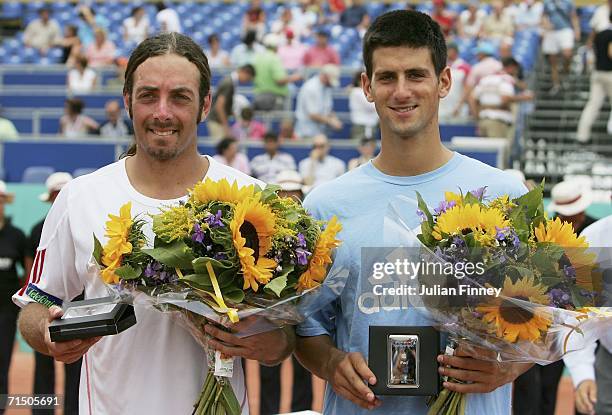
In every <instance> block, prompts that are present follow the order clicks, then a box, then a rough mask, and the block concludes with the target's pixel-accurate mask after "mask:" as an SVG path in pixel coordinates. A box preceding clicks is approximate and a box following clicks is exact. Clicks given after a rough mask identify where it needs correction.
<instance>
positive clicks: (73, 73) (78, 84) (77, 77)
mask: <svg viewBox="0 0 612 415" xmlns="http://www.w3.org/2000/svg"><path fill="white" fill-rule="evenodd" d="M95 86H96V71H94V70H93V69H90V68H85V71H83V73H82V74H81V73H80V72H79V71H78V70H76V69H71V70H70V72H68V90H70V91H71V92H72V93H74V94H86V93H88V92H91V91H92V90H93V89H94V87H95Z"/></svg>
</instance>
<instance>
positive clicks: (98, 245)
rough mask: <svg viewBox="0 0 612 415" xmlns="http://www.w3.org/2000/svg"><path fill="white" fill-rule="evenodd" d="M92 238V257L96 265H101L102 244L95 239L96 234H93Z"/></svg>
mask: <svg viewBox="0 0 612 415" xmlns="http://www.w3.org/2000/svg"><path fill="white" fill-rule="evenodd" d="M93 238H94V250H93V254H92V255H93V257H94V259H95V260H96V262H97V263H98V265H102V250H103V248H102V244H101V243H100V241H99V240H98V238H96V234H94V236H93Z"/></svg>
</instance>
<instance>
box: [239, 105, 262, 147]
mask: <svg viewBox="0 0 612 415" xmlns="http://www.w3.org/2000/svg"><path fill="white" fill-rule="evenodd" d="M254 117H255V113H254V112H253V109H252V108H251V107H245V108H243V109H242V111H240V117H239V119H238V120H236V122H235V123H234V125H232V128H231V130H232V137H235V138H236V139H237V140H238V141H246V140H261V139H262V138H263V136H264V134H265V133H266V126H265V125H264V124H263V123H262V122H261V121H257V120H255V119H254Z"/></svg>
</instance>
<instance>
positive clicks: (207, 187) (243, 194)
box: [191, 178, 260, 203]
mask: <svg viewBox="0 0 612 415" xmlns="http://www.w3.org/2000/svg"><path fill="white" fill-rule="evenodd" d="M259 193H260V192H257V191H256V190H255V185H253V184H251V185H248V186H242V187H239V186H238V183H237V182H235V181H234V183H233V184H231V185H230V184H229V182H228V181H227V179H221V180H219V181H218V182H214V181H212V180H211V179H209V178H207V179H206V180H205V181H204V182H199V183H197V184H196V185H195V187H194V188H193V190H192V191H191V200H192V201H195V202H196V203H208V202H215V201H219V202H226V203H239V202H241V201H243V200H246V199H250V198H253V197H255V196H257V198H259Z"/></svg>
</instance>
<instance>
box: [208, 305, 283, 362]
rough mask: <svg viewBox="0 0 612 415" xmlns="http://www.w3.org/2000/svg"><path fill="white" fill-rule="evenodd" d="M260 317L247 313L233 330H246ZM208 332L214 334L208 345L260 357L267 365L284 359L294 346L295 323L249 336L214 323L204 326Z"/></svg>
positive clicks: (228, 354)
mask: <svg viewBox="0 0 612 415" xmlns="http://www.w3.org/2000/svg"><path fill="white" fill-rule="evenodd" d="M257 319H258V317H247V318H245V319H244V320H241V321H240V322H239V323H237V324H235V325H234V326H233V327H232V331H233V333H236V332H240V331H241V330H245V329H246V328H247V327H249V326H251V325H252V324H253V323H255V322H256V321H257ZM204 330H205V331H206V334H208V335H210V336H211V337H212V338H211V339H209V340H208V345H209V346H210V347H212V348H213V349H215V350H218V351H220V352H221V353H223V354H224V355H226V356H239V357H244V358H245V359H252V360H258V361H259V362H261V363H263V364H265V365H271V366H272V365H275V364H278V363H280V362H282V361H283V360H284V359H285V358H287V356H289V355H290V354H291V353H292V352H293V349H294V348H295V334H294V332H293V328H292V327H284V328H280V329H275V330H271V331H266V332H263V333H258V334H254V335H252V336H248V337H242V338H241V337H238V336H236V335H235V334H233V333H228V332H226V331H223V330H221V329H219V328H217V327H215V326H213V325H211V324H207V325H206V326H205V329H204Z"/></svg>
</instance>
